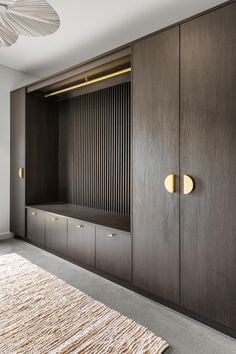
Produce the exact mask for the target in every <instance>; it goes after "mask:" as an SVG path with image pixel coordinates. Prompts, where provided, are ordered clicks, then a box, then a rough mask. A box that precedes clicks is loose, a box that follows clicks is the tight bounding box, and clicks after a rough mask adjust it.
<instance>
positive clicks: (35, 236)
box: [27, 209, 44, 245]
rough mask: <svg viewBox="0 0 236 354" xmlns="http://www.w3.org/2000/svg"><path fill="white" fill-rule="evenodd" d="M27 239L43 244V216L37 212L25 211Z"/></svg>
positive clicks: (32, 210)
mask: <svg viewBox="0 0 236 354" xmlns="http://www.w3.org/2000/svg"><path fill="white" fill-rule="evenodd" d="M27 238H28V239H29V240H32V241H34V242H37V243H39V244H40V245H43V244H44V214H43V213H40V212H39V211H38V210H34V209H27Z"/></svg>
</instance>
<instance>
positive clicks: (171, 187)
mask: <svg viewBox="0 0 236 354" xmlns="http://www.w3.org/2000/svg"><path fill="white" fill-rule="evenodd" d="M165 188H166V190H167V192H169V193H174V192H175V175H169V176H167V177H166V179H165Z"/></svg>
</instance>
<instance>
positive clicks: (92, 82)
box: [45, 68, 131, 97]
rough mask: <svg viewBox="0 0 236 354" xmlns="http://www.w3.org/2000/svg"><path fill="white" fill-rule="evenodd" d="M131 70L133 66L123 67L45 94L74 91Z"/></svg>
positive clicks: (48, 95)
mask: <svg viewBox="0 0 236 354" xmlns="http://www.w3.org/2000/svg"><path fill="white" fill-rule="evenodd" d="M130 71H131V68H126V69H123V70H119V71H116V72H114V73H111V74H108V75H105V76H101V77H98V78H96V79H93V80H90V81H86V82H82V83H81V84H77V85H74V86H70V87H67V88H64V89H61V90H58V91H54V92H51V93H47V94H46V95H45V97H51V96H56V95H59V94H61V93H64V92H68V91H72V90H75V89H77V88H80V87H84V86H88V85H91V84H94V83H95V82H99V81H104V80H107V79H110V78H111V77H115V76H119V75H122V74H125V73H128V72H130Z"/></svg>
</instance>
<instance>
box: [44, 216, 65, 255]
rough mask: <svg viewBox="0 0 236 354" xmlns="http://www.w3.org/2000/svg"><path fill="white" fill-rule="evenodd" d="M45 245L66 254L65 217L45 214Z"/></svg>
mask: <svg viewBox="0 0 236 354" xmlns="http://www.w3.org/2000/svg"><path fill="white" fill-rule="evenodd" d="M45 246H46V247H48V248H51V249H52V250H55V251H57V252H59V253H62V254H64V255H66V254H67V219H66V218H63V217H59V216H58V215H53V214H47V215H45Z"/></svg>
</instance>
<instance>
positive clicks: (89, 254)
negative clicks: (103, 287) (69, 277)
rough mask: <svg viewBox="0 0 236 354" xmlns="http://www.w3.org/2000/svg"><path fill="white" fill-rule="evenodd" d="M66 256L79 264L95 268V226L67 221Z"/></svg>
mask: <svg viewBox="0 0 236 354" xmlns="http://www.w3.org/2000/svg"><path fill="white" fill-rule="evenodd" d="M68 255H69V257H71V258H73V259H75V260H78V261H79V262H82V263H86V264H89V265H92V266H95V226H94V225H90V224H86V223H85V222H83V221H79V220H78V221H71V220H68Z"/></svg>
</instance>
